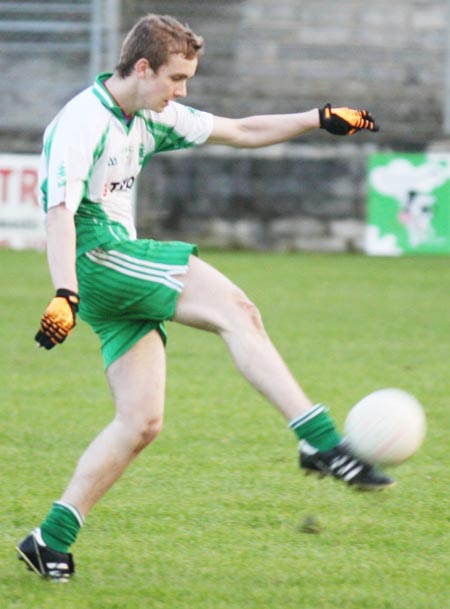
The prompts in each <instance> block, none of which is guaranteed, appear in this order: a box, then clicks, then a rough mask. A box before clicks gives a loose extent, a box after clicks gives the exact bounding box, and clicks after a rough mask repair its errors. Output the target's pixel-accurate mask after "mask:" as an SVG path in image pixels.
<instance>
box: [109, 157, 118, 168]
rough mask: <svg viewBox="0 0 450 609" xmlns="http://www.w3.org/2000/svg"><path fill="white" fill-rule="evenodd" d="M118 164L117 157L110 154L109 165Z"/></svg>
mask: <svg viewBox="0 0 450 609" xmlns="http://www.w3.org/2000/svg"><path fill="white" fill-rule="evenodd" d="M116 165H117V157H115V156H110V157H109V161H108V167H115V166H116Z"/></svg>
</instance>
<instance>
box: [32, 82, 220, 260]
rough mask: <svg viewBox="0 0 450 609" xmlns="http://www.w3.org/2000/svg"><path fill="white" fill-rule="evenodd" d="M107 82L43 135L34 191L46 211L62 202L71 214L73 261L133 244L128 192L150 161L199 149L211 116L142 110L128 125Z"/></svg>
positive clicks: (175, 106)
mask: <svg viewBox="0 0 450 609" xmlns="http://www.w3.org/2000/svg"><path fill="white" fill-rule="evenodd" d="M110 76H111V74H109V73H104V74H100V75H99V76H98V77H97V79H96V81H95V83H94V85H93V86H92V87H89V88H88V89H86V90H84V91H82V92H81V93H80V94H79V95H77V96H76V97H74V98H73V99H72V100H71V101H70V102H68V103H67V105H66V106H64V108H63V109H62V110H61V112H60V113H59V114H58V115H57V116H56V117H55V118H54V119H53V121H52V122H51V123H50V125H49V126H48V127H47V129H46V131H45V134H44V148H43V152H42V157H41V169H40V185H41V194H42V204H43V207H44V210H45V211H47V210H48V209H49V208H51V207H55V206H57V205H59V204H60V203H62V202H65V204H66V206H67V207H68V209H70V210H71V211H72V212H73V213H74V214H75V224H76V228H77V253H78V255H80V254H82V253H84V252H86V251H88V250H91V249H93V248H95V247H98V246H101V245H103V246H105V245H109V244H111V243H112V244H113V243H115V242H117V241H122V240H124V239H135V238H136V229H135V226H134V220H133V214H132V200H131V190H132V188H133V185H134V184H135V182H136V178H137V176H138V175H139V173H140V171H141V169H142V166H143V165H144V163H145V162H146V161H148V160H149V159H150V158H151V156H152V155H153V154H156V153H157V152H163V151H168V150H177V149H180V148H188V147H191V146H195V145H199V144H202V143H204V142H205V141H206V140H207V139H208V137H209V135H210V134H211V130H212V126H213V116H212V115H211V114H209V113H207V112H200V111H198V110H194V109H193V108H189V107H187V106H184V105H182V104H179V103H176V102H170V103H169V104H168V106H167V107H166V108H165V109H164V111H163V112H160V113H158V112H153V111H151V110H141V111H139V112H137V113H136V114H135V116H134V117H133V118H132V119H131V121H130V122H129V123H128V122H127V121H126V120H125V117H124V115H123V113H122V111H121V109H120V108H119V107H118V105H117V103H116V102H115V101H114V99H113V97H112V96H111V95H110V93H109V92H108V90H107V89H106V88H105V86H104V84H103V82H104V81H105V80H106V79H108V78H109V77H110Z"/></svg>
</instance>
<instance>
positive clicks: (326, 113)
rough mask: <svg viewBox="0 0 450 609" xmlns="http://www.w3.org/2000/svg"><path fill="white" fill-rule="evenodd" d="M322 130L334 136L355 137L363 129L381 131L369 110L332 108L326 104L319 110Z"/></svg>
mask: <svg viewBox="0 0 450 609" xmlns="http://www.w3.org/2000/svg"><path fill="white" fill-rule="evenodd" d="M319 117H320V128H321V129H326V130H327V131H329V132H330V133H332V134H333V135H353V134H354V133H356V132H357V131H360V130H361V129H368V130H369V131H379V128H378V126H377V125H376V123H375V120H374V118H373V116H372V115H371V114H370V112H369V111H368V110H355V109H353V108H332V107H331V104H326V105H325V106H324V107H323V108H322V109H321V108H319Z"/></svg>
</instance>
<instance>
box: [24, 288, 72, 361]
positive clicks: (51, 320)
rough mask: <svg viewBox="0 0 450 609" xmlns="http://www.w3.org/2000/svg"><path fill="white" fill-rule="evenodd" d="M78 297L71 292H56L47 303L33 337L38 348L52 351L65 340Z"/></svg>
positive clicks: (62, 290)
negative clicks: (37, 329) (39, 325)
mask: <svg viewBox="0 0 450 609" xmlns="http://www.w3.org/2000/svg"><path fill="white" fill-rule="evenodd" d="M79 302H80V297H79V296H78V294H77V293H76V292H72V291H71V290H65V289H60V290H57V292H56V296H55V298H53V300H52V301H51V302H50V303H49V305H48V307H47V308H46V310H45V313H44V315H43V316H42V318H41V327H40V328H39V331H38V333H37V334H36V336H35V337H34V339H35V341H36V342H37V344H38V346H39V347H45V348H46V349H53V347H54V346H55V345H57V344H61V343H62V342H64V341H65V340H66V338H67V337H68V335H69V334H70V332H71V330H72V328H73V327H74V326H75V319H76V315H77V312H78V303H79Z"/></svg>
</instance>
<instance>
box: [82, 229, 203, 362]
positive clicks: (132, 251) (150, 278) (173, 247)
mask: <svg viewBox="0 0 450 609" xmlns="http://www.w3.org/2000/svg"><path fill="white" fill-rule="evenodd" d="M191 254H195V255H197V254H198V250H197V246H195V245H192V244H191V243H183V242H181V241H169V242H161V241H153V240H150V239H138V240H136V241H123V242H120V243H118V244H115V245H114V247H113V248H111V249H108V250H104V249H100V248H97V249H94V250H91V251H89V252H86V253H85V254H83V255H81V256H79V258H78V259H77V275H78V284H79V285H78V289H79V293H80V310H79V315H80V318H81V319H82V320H83V321H86V322H87V323H88V324H89V325H90V326H91V327H92V328H93V330H94V331H95V332H96V333H97V334H98V335H99V338H100V341H101V348H102V354H103V360H104V363H105V368H108V366H110V365H111V364H112V363H113V362H114V361H115V360H116V359H118V358H119V357H120V356H121V355H123V354H124V353H125V352H126V351H128V349H130V347H132V346H133V345H134V344H135V343H136V342H137V341H138V340H139V339H140V338H142V337H143V336H144V335H145V334H147V333H148V332H150V330H153V329H157V330H158V331H159V333H160V334H161V336H162V338H163V340H164V342H165V341H166V331H165V327H164V321H166V320H170V319H172V318H173V316H174V314H175V307H176V303H177V299H178V296H179V295H180V293H181V291H182V289H183V283H182V282H181V281H180V280H179V279H176V278H175V277H174V276H175V275H176V276H180V275H184V274H186V272H187V270H188V261H189V256H190V255H191Z"/></svg>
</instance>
